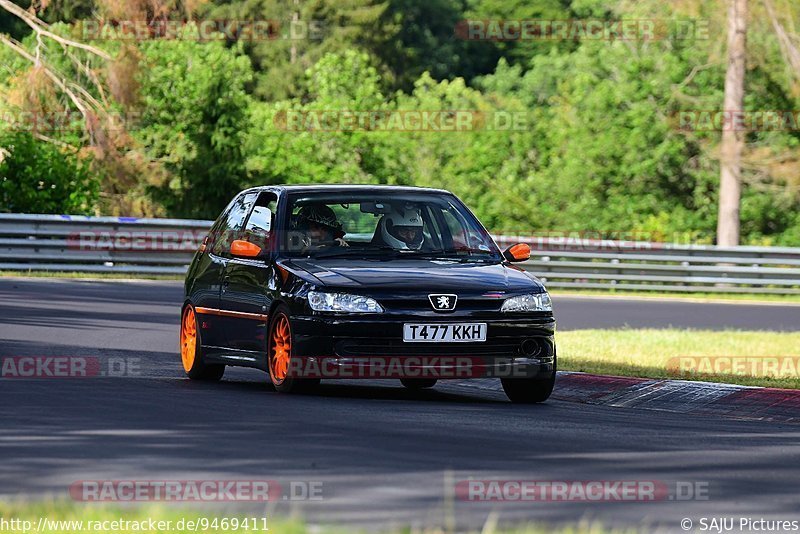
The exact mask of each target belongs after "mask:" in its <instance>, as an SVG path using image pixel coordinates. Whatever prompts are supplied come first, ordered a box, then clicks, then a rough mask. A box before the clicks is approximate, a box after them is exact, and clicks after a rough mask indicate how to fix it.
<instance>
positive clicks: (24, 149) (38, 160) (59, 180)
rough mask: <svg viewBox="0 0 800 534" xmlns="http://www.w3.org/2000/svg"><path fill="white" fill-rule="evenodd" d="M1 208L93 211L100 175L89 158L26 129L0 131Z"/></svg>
mask: <svg viewBox="0 0 800 534" xmlns="http://www.w3.org/2000/svg"><path fill="white" fill-rule="evenodd" d="M0 147H4V150H5V151H6V153H5V154H2V155H0V202H1V204H0V211H4V212H14V213H58V214H61V213H66V214H79V215H92V214H93V207H94V204H95V202H96V201H97V197H98V193H99V190H100V178H99V176H97V174H96V173H95V172H93V171H92V169H91V168H90V163H91V162H90V161H87V160H85V159H81V158H80V157H78V156H77V155H76V154H74V153H72V152H65V151H63V150H61V149H59V148H58V147H56V146H54V145H52V144H48V143H42V142H39V141H38V140H37V139H35V138H34V137H33V136H32V135H31V134H29V133H27V132H2V133H0Z"/></svg>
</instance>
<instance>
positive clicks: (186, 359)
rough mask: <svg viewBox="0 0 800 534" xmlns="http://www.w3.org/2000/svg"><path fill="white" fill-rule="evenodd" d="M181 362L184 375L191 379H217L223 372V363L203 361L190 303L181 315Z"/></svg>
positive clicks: (201, 348) (198, 334)
mask: <svg viewBox="0 0 800 534" xmlns="http://www.w3.org/2000/svg"><path fill="white" fill-rule="evenodd" d="M181 363H182V364H183V370H184V371H185V372H186V376H188V377H189V378H191V379H192V380H209V381H217V380H220V379H221V378H222V375H224V374H225V366H224V365H219V364H211V365H209V364H207V363H205V361H204V358H203V345H202V339H201V338H200V332H199V330H198V328H197V315H196V314H195V313H194V308H193V307H192V305H191V304H189V305H187V306H186V307H185V308H184V309H183V315H182V317H181Z"/></svg>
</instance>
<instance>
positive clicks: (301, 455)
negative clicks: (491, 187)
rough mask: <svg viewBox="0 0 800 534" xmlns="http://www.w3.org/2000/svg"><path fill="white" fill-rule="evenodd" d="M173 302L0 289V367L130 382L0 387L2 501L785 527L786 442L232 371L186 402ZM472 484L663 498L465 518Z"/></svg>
mask: <svg viewBox="0 0 800 534" xmlns="http://www.w3.org/2000/svg"><path fill="white" fill-rule="evenodd" d="M181 295H182V285H181V283H180V282H142V283H132V282H114V281H108V282H89V281H78V280H49V279H41V280H33V279H27V280H22V279H0V302H2V313H1V314H0V357H2V358H8V357H19V356H73V357H74V356H82V357H91V358H95V359H97V360H98V361H99V362H100V363H101V365H105V364H104V363H103V362H122V366H123V367H124V366H125V365H128V366H130V368H129V369H128V371H135V372H129V373H123V374H126V376H122V377H114V378H108V377H104V378H82V379H78V378H70V379H56V378H52V379H0V428H1V429H2V430H0V457H1V458H2V459H3V461H2V464H0V494H1V495H2V497H20V496H28V497H31V498H34V499H36V498H40V497H42V496H43V495H53V496H56V497H62V498H68V497H67V496H68V488H69V486H70V485H71V484H73V483H75V482H77V481H81V480H132V479H137V480H140V479H144V480H190V479H191V480H200V479H215V480H217V479H222V480H230V479H237V480H238V479H269V480H275V481H278V482H281V484H282V485H288V484H289V483H290V482H299V483H314V484H315V487H321V488H322V490H321V498H320V499H319V500H293V499H278V500H277V501H275V502H272V503H270V504H269V505H268V507H269V508H268V513H277V514H287V515H288V514H290V513H298V514H300V515H301V516H302V517H304V518H306V519H307V520H309V521H311V522H321V523H337V522H345V523H348V524H357V525H360V526H362V527H365V528H367V529H372V528H375V527H377V526H381V527H388V526H392V525H396V526H402V525H411V526H414V525H437V524H438V525H441V524H448V523H455V524H456V525H457V528H459V529H460V528H465V527H472V528H478V529H479V528H480V525H481V524H482V523H483V522H484V521H485V520H486V518H487V517H488V516H489V515H490V514H491V513H492V512H494V513H495V517H499V520H500V521H501V522H522V521H532V522H544V523H572V522H575V521H577V520H581V519H589V520H599V521H602V523H603V524H605V525H609V526H638V527H641V526H642V525H651V526H653V527H655V526H661V527H663V528H664V529H666V530H669V531H676V532H680V531H682V530H681V520H682V519H684V518H689V519H691V520H692V521H693V522H694V524H695V525H698V524H699V523H698V522H699V520H700V519H701V518H703V517H707V518H708V517H721V516H726V517H735V518H739V517H752V518H762V517H763V518H779V519H794V520H798V519H800V506H798V493H800V492H799V491H798V486H797V481H798V480H799V479H800V465H799V464H798V461H797V460H798V458H800V426H799V425H785V424H778V423H768V422H743V421H737V420H734V419H727V418H710V417H693V416H687V415H685V414H675V413H666V412H664V413H660V412H653V411H645V410H637V409H629V408H613V407H607V406H593V405H582V404H576V403H570V402H565V401H559V400H550V401H549V402H547V403H546V404H543V405H536V406H520V405H512V404H510V403H509V402H507V401H506V399H505V397H504V395H503V394H502V392H500V391H498V390H497V389H496V388H492V387H489V386H486V385H485V384H483V382H482V381H476V382H474V383H463V382H458V381H448V382H443V383H440V385H438V386H437V387H436V389H434V390H432V391H423V392H412V391H408V390H405V389H404V388H402V387H401V386H400V384H399V382H398V381H394V380H387V381H331V382H324V383H323V385H322V386H321V387H320V388H319V390H318V391H316V392H315V393H313V394H307V395H281V394H278V393H276V392H274V391H273V390H272V389H271V388H270V387H268V386H267V384H266V381H265V375H264V374H263V373H261V372H259V371H254V370H246V369H242V370H230V369H229V370H228V371H226V374H225V378H224V379H223V381H222V382H221V383H219V384H206V383H196V382H190V381H189V380H188V379H186V378H185V377H184V374H183V371H182V369H181V365H180V362H179V357H178V355H177V335H178V324H179V312H180V302H181ZM555 306H556V313H557V319H558V321H559V329H562V330H564V329H575V328H610V327H620V326H624V325H629V326H632V327H667V326H674V327H693V328H712V329H725V328H747V329H763V330H796V329H797V327H798V325H800V306H781V305H751V304H747V305H741V304H697V303H690V302H658V301H652V300H617V299H614V300H609V299H598V298H576V297H569V298H566V297H561V298H556V299H555ZM133 364H135V365H133ZM134 367H135V369H134ZM556 387H558V386H556ZM469 479H482V480H486V479H497V480H506V481H508V480H517V481H519V480H526V481H534V480H535V481H655V482H656V483H657V484H658V485H659V487H663V488H667V490H668V495H666V496H664V497H663V498H661V499H659V500H657V501H655V502H634V501H629V500H627V501H623V502H607V501H605V500H602V501H600V502H592V501H587V500H581V501H578V502H530V501H526V502H495V501H490V502H481V501H476V500H470V499H469V498H464V496H463V494H459V492H458V491H456V488H458V487H463V484H464V483H465V481H467V480H469ZM459 483H461V485H459ZM318 484H320V485H318ZM317 485H318V486H317ZM687 488H688V489H687ZM284 496H285V495H284ZM200 506H202V507H204V508H205V509H208V510H210V511H213V512H214V513H217V512H218V511H221V510H225V509H228V508H237V509H243V510H251V509H252V510H261V511H263V508H264V505H263V504H242V503H215V504H202V505H200Z"/></svg>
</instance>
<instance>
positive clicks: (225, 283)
mask: <svg viewBox="0 0 800 534" xmlns="http://www.w3.org/2000/svg"><path fill="white" fill-rule="evenodd" d="M230 283H231V277H230V276H226V277H224V278H223V279H222V290H223V291H225V290H226V289H228V284H230Z"/></svg>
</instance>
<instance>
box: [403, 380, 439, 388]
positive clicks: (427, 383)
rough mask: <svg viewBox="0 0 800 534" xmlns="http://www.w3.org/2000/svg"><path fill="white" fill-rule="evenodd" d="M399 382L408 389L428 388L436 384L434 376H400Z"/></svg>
mask: <svg viewBox="0 0 800 534" xmlns="http://www.w3.org/2000/svg"><path fill="white" fill-rule="evenodd" d="M400 382H401V383H402V384H403V385H404V386H405V387H407V388H408V389H428V388H432V387H433V386H435V385H436V379H435V378H401V379H400Z"/></svg>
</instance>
